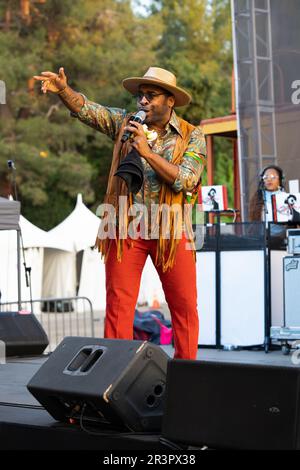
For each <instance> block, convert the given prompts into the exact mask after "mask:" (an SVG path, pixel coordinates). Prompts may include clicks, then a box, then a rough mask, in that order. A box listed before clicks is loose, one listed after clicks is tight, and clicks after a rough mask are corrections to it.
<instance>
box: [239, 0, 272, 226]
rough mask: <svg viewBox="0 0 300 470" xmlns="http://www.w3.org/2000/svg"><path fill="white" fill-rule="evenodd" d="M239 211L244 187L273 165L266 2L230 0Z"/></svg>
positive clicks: (244, 204)
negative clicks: (237, 144)
mask: <svg viewBox="0 0 300 470" xmlns="http://www.w3.org/2000/svg"><path fill="white" fill-rule="evenodd" d="M232 18H233V46H234V60H235V73H236V90H237V95H238V99H237V116H238V120H239V123H240V124H241V123H242V125H240V126H239V131H240V139H239V155H240V172H241V174H240V176H241V196H242V210H243V216H244V218H247V215H248V208H247V202H248V200H246V199H249V197H248V196H249V191H248V188H249V186H251V185H252V184H253V182H254V181H255V182H256V183H257V176H258V174H259V171H260V170H261V169H262V168H263V167H264V166H266V165H269V164H277V159H278V158H277V144H276V121H275V99H274V77H273V73H274V72H273V59H272V30H271V10H270V0H232Z"/></svg>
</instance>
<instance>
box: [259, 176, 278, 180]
mask: <svg viewBox="0 0 300 470" xmlns="http://www.w3.org/2000/svg"><path fill="white" fill-rule="evenodd" d="M262 179H263V180H264V181H265V180H276V179H279V176H277V175H264V176H263V177H262Z"/></svg>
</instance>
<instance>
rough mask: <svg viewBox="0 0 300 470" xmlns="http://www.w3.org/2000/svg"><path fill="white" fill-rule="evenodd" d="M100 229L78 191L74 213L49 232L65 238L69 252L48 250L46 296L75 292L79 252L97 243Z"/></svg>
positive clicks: (70, 295) (64, 241)
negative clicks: (77, 254)
mask: <svg viewBox="0 0 300 470" xmlns="http://www.w3.org/2000/svg"><path fill="white" fill-rule="evenodd" d="M98 228H99V219H98V217H97V216H96V215H95V214H93V212H92V211H90V210H89V209H88V208H87V207H86V206H85V204H84V203H83V201H82V195H81V194H78V195H77V202H76V206H75V208H74V210H73V211H72V212H71V214H70V215H68V217H66V219H65V220H63V221H62V222H61V223H60V224H59V225H57V226H56V227H54V228H53V229H52V230H50V231H49V232H48V233H49V234H51V236H53V237H55V238H57V239H60V240H62V241H63V243H64V245H65V247H66V248H65V250H67V251H68V253H67V252H60V251H58V250H45V260H44V283H43V297H56V298H60V297H73V296H75V295H76V253H78V252H79V251H82V250H85V249H87V248H90V247H91V246H93V245H94V243H95V240H96V235H97V231H98ZM91 275H92V273H91Z"/></svg>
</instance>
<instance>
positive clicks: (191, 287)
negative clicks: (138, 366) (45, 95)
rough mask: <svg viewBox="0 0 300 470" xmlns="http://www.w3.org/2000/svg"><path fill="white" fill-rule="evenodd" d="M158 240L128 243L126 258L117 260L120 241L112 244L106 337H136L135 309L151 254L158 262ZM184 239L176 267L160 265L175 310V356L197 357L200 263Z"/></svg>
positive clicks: (159, 271) (171, 308) (173, 310)
mask: <svg viewBox="0 0 300 470" xmlns="http://www.w3.org/2000/svg"><path fill="white" fill-rule="evenodd" d="M156 244H157V241H156V240H142V239H139V240H135V241H134V242H133V247H131V248H129V247H128V245H127V243H126V242H124V250H123V256H122V261H121V262H118V261H117V256H116V244H115V242H114V241H112V243H111V247H110V251H109V255H108V259H107V262H106V318H105V329H104V336H105V338H119V339H132V338H133V321H134V311H135V307H136V303H137V298H138V294H139V289H140V280H141V275H142V271H143V268H144V265H145V263H146V259H147V256H148V255H150V256H151V258H152V261H153V263H154V261H155V255H156ZM185 244H186V240H185V238H183V239H182V240H180V242H179V244H178V248H177V253H176V259H175V264H174V267H173V268H172V269H171V270H169V271H167V272H165V273H163V272H162V270H161V269H160V267H156V269H157V272H158V274H159V277H160V280H161V282H162V287H163V290H164V293H165V297H166V300H167V302H168V306H169V309H170V312H171V319H172V328H173V334H174V345H175V355H174V357H175V358H181V359H196V355H197V349H198V330H199V321H198V312H197V288H196V266H195V260H194V257H193V252H192V251H189V250H186V249H185Z"/></svg>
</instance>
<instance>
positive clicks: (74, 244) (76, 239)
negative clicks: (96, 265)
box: [48, 194, 99, 253]
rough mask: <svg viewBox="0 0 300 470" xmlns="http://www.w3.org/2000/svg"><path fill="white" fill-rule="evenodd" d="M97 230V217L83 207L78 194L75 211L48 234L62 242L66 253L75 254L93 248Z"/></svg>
mask: <svg viewBox="0 0 300 470" xmlns="http://www.w3.org/2000/svg"><path fill="white" fill-rule="evenodd" d="M98 228H99V219H98V217H97V216H96V215H95V214H93V212H92V211H90V210H89V209H88V208H87V207H86V206H85V205H84V203H83V201H82V195H81V194H78V195H77V202H76V206H75V209H74V210H73V211H72V212H71V214H70V215H68V217H66V218H65V220H63V221H62V222H61V223H60V224H59V225H57V226H56V227H54V228H53V229H52V230H50V231H49V232H48V233H49V234H51V235H52V236H56V237H57V238H59V239H61V240H64V242H65V243H66V245H67V249H68V251H75V252H76V253H77V252H78V251H81V250H84V249H85V248H88V247H90V246H94V244H95V240H96V235H97V231H98Z"/></svg>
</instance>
